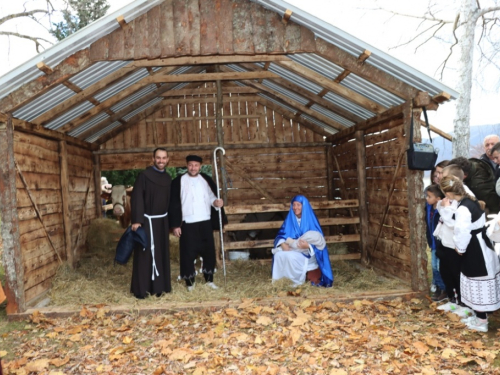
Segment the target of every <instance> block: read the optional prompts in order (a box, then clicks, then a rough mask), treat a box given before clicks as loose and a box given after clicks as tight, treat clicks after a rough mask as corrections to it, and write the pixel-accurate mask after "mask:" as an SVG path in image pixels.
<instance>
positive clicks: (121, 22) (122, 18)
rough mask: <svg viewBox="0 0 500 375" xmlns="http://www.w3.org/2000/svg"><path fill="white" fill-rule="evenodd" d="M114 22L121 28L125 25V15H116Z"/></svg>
mask: <svg viewBox="0 0 500 375" xmlns="http://www.w3.org/2000/svg"><path fill="white" fill-rule="evenodd" d="M116 22H118V23H119V24H120V27H121V28H122V29H123V28H124V27H125V25H127V21H125V17H123V16H118V17H116Z"/></svg>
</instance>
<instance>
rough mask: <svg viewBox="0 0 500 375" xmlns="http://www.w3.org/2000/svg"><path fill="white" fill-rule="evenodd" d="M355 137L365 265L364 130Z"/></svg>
mask: <svg viewBox="0 0 500 375" xmlns="http://www.w3.org/2000/svg"><path fill="white" fill-rule="evenodd" d="M355 137H356V158H357V162H358V165H357V167H358V168H357V176H358V200H359V207H358V213H359V227H360V237H361V243H360V245H361V263H363V264H365V265H367V264H369V262H370V255H369V254H368V226H369V223H368V206H367V205H366V203H367V198H366V152H365V147H366V146H365V132H364V131H363V130H358V131H356V133H355Z"/></svg>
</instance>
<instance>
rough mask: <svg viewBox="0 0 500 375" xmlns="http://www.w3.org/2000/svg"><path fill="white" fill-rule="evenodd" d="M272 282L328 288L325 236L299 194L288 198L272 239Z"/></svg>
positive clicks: (328, 268)
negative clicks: (285, 279) (282, 279)
mask: <svg viewBox="0 0 500 375" xmlns="http://www.w3.org/2000/svg"><path fill="white" fill-rule="evenodd" d="M273 254H274V256H273V276H272V277H273V281H274V280H279V279H281V278H283V277H286V278H288V279H290V280H292V281H293V283H294V285H301V284H303V283H304V282H305V281H306V277H307V279H308V280H309V281H311V283H312V284H313V285H318V286H323V287H331V286H332V284H333V273H332V268H331V265H330V258H329V256H328V249H327V248H326V242H325V237H324V236H323V231H322V230H321V226H320V225H319V221H318V219H317V217H316V215H315V213H314V211H313V209H312V207H311V204H310V203H309V201H308V200H307V198H306V197H304V196H303V195H297V196H295V197H294V198H293V199H292V202H291V204H290V211H289V212H288V215H287V217H286V219H285V221H284V222H283V225H282V226H281V228H280V230H279V231H278V235H277V236H276V239H275V240H274V249H273Z"/></svg>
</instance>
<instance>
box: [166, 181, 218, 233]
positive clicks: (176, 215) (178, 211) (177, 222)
mask: <svg viewBox="0 0 500 375" xmlns="http://www.w3.org/2000/svg"><path fill="white" fill-rule="evenodd" d="M182 176H184V174H182V175H180V176H177V177H176V178H175V179H174V180H173V181H172V187H171V195H170V208H169V210H168V216H169V220H170V228H179V227H180V226H181V225H182V206H181V177H182ZM200 176H201V177H203V178H204V179H205V181H206V182H207V183H208V186H210V189H211V190H212V192H213V193H214V195H215V196H217V185H216V184H215V182H214V180H212V178H211V177H210V176H209V175H207V174H205V173H200ZM210 222H211V223H212V229H213V230H219V212H218V211H217V210H216V209H215V208H214V207H212V208H211V212H210ZM225 224H227V217H226V213H225V212H224V207H223V208H222V226H224V225H225Z"/></svg>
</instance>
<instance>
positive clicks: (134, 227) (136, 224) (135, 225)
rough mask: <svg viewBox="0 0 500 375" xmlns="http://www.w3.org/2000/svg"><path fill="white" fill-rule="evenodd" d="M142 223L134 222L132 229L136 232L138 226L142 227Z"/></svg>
mask: <svg viewBox="0 0 500 375" xmlns="http://www.w3.org/2000/svg"><path fill="white" fill-rule="evenodd" d="M141 226H142V225H141V223H135V224H132V230H133V231H134V232H135V231H136V230H137V228H139V227H141Z"/></svg>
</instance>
